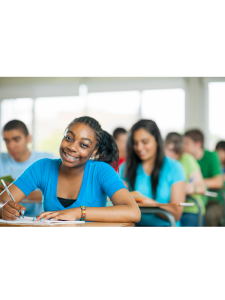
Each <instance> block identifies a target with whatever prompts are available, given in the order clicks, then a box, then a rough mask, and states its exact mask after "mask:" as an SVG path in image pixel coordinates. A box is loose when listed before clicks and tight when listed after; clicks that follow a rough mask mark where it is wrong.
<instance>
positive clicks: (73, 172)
mask: <svg viewBox="0 0 225 300" xmlns="http://www.w3.org/2000/svg"><path fill="white" fill-rule="evenodd" d="M85 165H86V163H85V164H83V165H81V166H78V167H74V168H68V167H65V166H64V165H63V164H62V163H61V165H60V168H59V169H60V171H61V172H62V173H63V174H64V175H65V176H67V177H76V176H79V175H81V174H83V172H84V168H85Z"/></svg>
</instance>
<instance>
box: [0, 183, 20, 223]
mask: <svg viewBox="0 0 225 300" xmlns="http://www.w3.org/2000/svg"><path fill="white" fill-rule="evenodd" d="M1 182H2V184H3V185H4V188H5V189H6V192H7V193H8V195H9V197H10V198H11V199H12V201H14V202H16V200H15V199H14V198H13V195H12V194H11V193H10V191H9V189H8V187H7V185H6V184H5V181H4V180H3V179H1ZM20 215H21V216H22V217H23V218H24V216H23V215H22V214H21V213H20Z"/></svg>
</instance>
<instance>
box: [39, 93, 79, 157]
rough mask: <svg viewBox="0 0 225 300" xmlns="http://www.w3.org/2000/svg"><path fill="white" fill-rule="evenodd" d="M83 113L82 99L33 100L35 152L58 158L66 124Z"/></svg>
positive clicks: (54, 98)
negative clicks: (45, 152)
mask: <svg viewBox="0 0 225 300" xmlns="http://www.w3.org/2000/svg"><path fill="white" fill-rule="evenodd" d="M84 113H85V101H83V98H82V97H48V98H37V99H36V100H35V150H37V151H47V152H50V153H53V154H55V156H56V157H59V145H60V142H61V139H62V137H63V134H64V131H65V129H66V127H67V126H68V124H69V123H70V122H71V121H72V120H73V119H75V118H77V117H80V116H83V115H84Z"/></svg>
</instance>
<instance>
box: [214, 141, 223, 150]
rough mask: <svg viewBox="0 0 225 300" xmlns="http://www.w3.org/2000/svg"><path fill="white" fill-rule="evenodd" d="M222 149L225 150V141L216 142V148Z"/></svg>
mask: <svg viewBox="0 0 225 300" xmlns="http://www.w3.org/2000/svg"><path fill="white" fill-rule="evenodd" d="M220 149H221V150H223V151H225V141H219V142H218V143H217V144H216V150H220Z"/></svg>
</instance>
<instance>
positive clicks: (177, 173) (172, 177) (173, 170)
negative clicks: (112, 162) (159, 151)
mask: <svg viewBox="0 0 225 300" xmlns="http://www.w3.org/2000/svg"><path fill="white" fill-rule="evenodd" d="M125 166H126V163H124V164H122V165H121V166H120V168H119V176H120V178H121V179H122V180H124V181H125V182H127V183H128V186H129V190H130V191H131V190H132V188H131V184H130V182H129V180H128V178H126V177H125V176H124V171H125ZM179 181H186V178H185V174H184V170H183V167H182V165H181V163H180V162H179V161H176V160H174V159H172V158H169V157H166V156H165V157H164V161H163V165H162V168H161V170H160V174H159V182H158V186H157V189H156V199H154V200H156V201H157V202H159V203H169V202H170V196H171V188H172V185H173V184H174V183H176V182H179ZM134 191H139V192H140V193H142V194H143V195H145V196H146V197H149V198H152V199H153V194H152V186H151V175H148V174H146V173H145V171H144V169H143V167H142V164H141V163H139V164H138V167H137V172H136V180H135V184H134ZM139 225H142V226H144V225H148V226H170V223H169V222H168V221H167V220H164V219H162V218H159V217H158V216H156V215H155V214H144V213H143V214H142V216H141V222H140V223H139ZM176 225H177V226H180V221H178V222H176Z"/></svg>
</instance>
